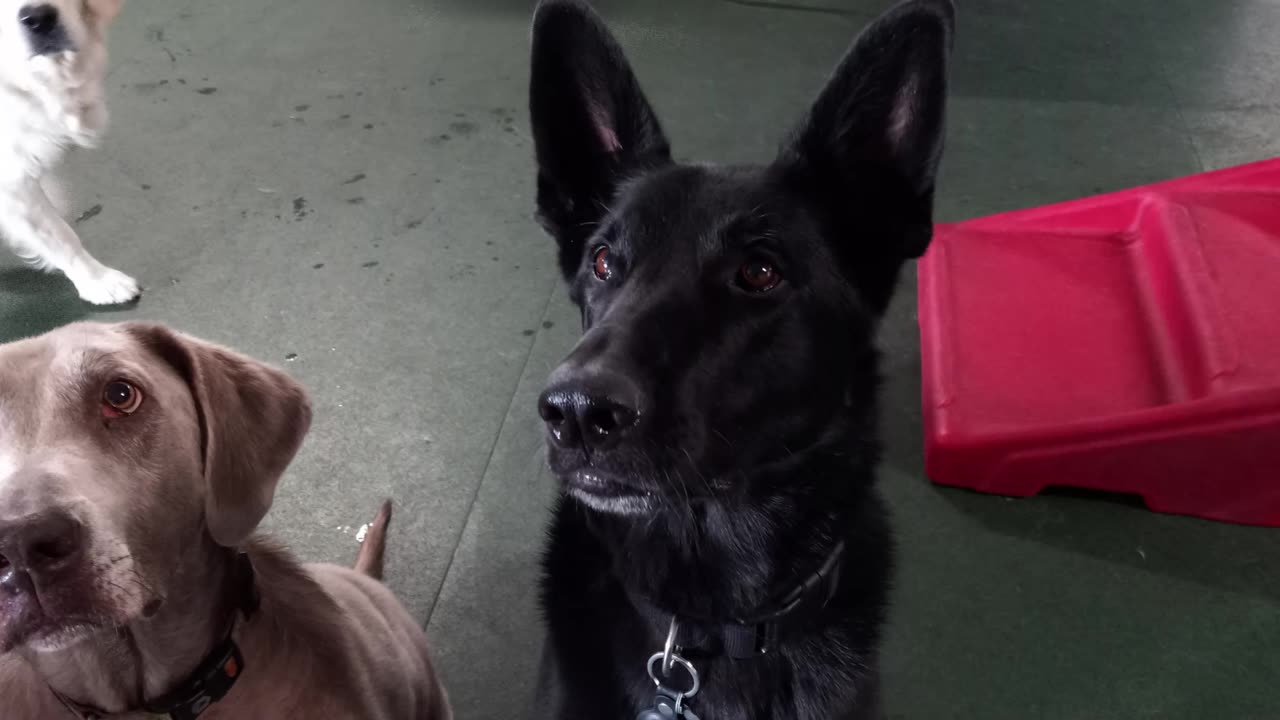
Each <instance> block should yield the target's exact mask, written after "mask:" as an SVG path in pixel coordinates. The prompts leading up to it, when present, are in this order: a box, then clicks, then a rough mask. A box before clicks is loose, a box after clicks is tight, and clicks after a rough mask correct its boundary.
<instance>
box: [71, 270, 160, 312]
mask: <svg viewBox="0 0 1280 720" xmlns="http://www.w3.org/2000/svg"><path fill="white" fill-rule="evenodd" d="M71 282H73V283H75V286H76V291H78V292H79V293H80V297H81V298H82V299H83V300H84V301H85V302H90V303H93V304H94V305H119V304H121V303H127V302H130V301H132V300H137V299H138V297H139V296H140V295H142V288H141V287H140V286H139V285H138V281H137V280H134V279H133V278H131V277H129V276H128V275H125V274H124V273H122V272H120V271H119V270H112V269H111V268H109V267H104V268H102V270H101V271H99V272H97V273H94V274H93V276H92V277H85V278H74V277H73V278H71Z"/></svg>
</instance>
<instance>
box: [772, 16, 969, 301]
mask: <svg viewBox="0 0 1280 720" xmlns="http://www.w3.org/2000/svg"><path fill="white" fill-rule="evenodd" d="M954 26H955V9H954V7H953V6H952V4H951V2H950V0H909V1H908V2H904V3H902V4H901V5H898V6H896V7H894V8H893V9H891V10H889V11H888V12H887V13H885V14H884V15H883V16H882V17H880V18H879V19H878V20H876V21H875V22H874V23H872V25H871V26H869V27H868V28H867V29H866V30H864V31H863V33H862V34H861V35H860V36H859V37H858V39H857V40H856V41H855V42H854V44H853V47H852V49H850V50H849V53H848V54H847V55H846V56H845V58H844V60H843V61H841V63H840V65H839V67H837V69H836V71H835V74H834V75H833V77H832V78H831V80H830V81H829V82H828V84H827V86H826V88H825V89H823V91H822V94H821V95H820V96H819V97H818V100H817V102H815V103H814V106H813V108H812V110H811V111H810V113H809V115H808V117H807V118H806V120H805V122H804V123H803V125H802V126H801V127H800V129H799V131H798V132H797V133H796V135H795V137H794V138H793V139H792V141H791V143H790V144H789V145H788V146H787V147H786V148H784V151H783V154H782V156H781V158H780V160H779V164H780V165H781V166H782V167H783V168H784V169H785V170H786V171H787V172H788V174H789V175H790V176H791V177H792V178H793V179H795V180H796V181H798V182H801V183H803V184H804V190H805V192H806V193H808V194H810V196H814V197H818V198H820V199H821V201H822V202H824V203H825V205H826V207H827V208H828V209H829V210H831V212H832V215H833V217H834V218H835V220H836V221H837V223H839V224H840V225H843V226H844V227H843V228H841V229H843V230H848V231H850V232H847V233H844V236H845V237H849V238H850V239H851V240H852V241H854V242H858V241H859V240H858V238H859V237H862V238H865V240H866V241H869V242H874V243H877V244H878V246H877V247H861V248H856V249H851V251H853V252H857V253H861V254H863V255H864V256H865V255H866V254H872V255H874V256H876V257H880V258H883V259H884V260H885V261H886V262H891V261H892V260H895V259H896V261H897V262H898V263H901V262H902V261H903V260H905V259H907V258H911V257H918V256H919V255H921V254H922V253H923V252H924V251H925V249H926V248H927V247H928V245H929V241H930V239H931V238H932V236H933V194H934V192H933V191H934V178H935V176H936V174H937V170H938V161H939V159H940V158H941V156H942V142H943V131H944V127H943V126H944V117H945V114H946V96H947V63H948V60H949V57H950V54H951V44H952V33H953V29H954ZM870 233H875V235H874V236H870ZM895 276H896V271H895Z"/></svg>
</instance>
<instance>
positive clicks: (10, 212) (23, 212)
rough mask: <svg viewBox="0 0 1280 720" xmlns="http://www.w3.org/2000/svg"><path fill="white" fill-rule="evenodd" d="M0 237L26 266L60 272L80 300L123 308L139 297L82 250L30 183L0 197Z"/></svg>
mask: <svg viewBox="0 0 1280 720" xmlns="http://www.w3.org/2000/svg"><path fill="white" fill-rule="evenodd" d="M0 235H4V236H5V237H6V238H7V239H8V240H9V242H11V243H12V244H13V246H14V250H15V251H16V252H17V253H18V254H19V255H21V256H23V257H24V258H26V259H27V260H29V261H31V262H32V264H34V265H36V266H38V267H41V268H50V267H52V268H56V269H58V270H61V271H62V272H63V273H64V274H65V275H66V276H67V278H68V279H70V280H71V282H72V283H74V284H75V286H76V291H77V292H79V293H80V297H81V298H84V299H85V300H86V301H88V302H91V303H93V304H95V305H114V304H117V303H123V302H128V301H130V300H133V299H134V298H137V297H138V295H140V294H141V289H140V288H139V287H138V282H137V281H136V280H134V279H133V278H131V277H129V276H128V275H125V274H124V273H122V272H120V271H118V270H112V269H111V268H109V267H107V266H105V265H103V264H102V263H100V262H98V261H97V259H95V258H94V257H93V256H92V255H90V254H89V252H88V251H87V250H85V249H84V246H83V245H81V244H80V238H79V237H78V236H77V235H76V232H75V230H72V229H71V226H70V225H68V224H67V221H66V220H64V219H63V218H62V215H61V214H60V213H59V212H58V209H57V208H56V207H55V205H54V203H53V202H52V201H51V200H50V198H49V196H48V195H46V194H45V190H44V188H43V187H41V185H40V183H38V182H36V181H34V180H29V181H27V182H25V183H23V185H22V187H21V189H19V190H18V191H17V192H13V193H4V194H0Z"/></svg>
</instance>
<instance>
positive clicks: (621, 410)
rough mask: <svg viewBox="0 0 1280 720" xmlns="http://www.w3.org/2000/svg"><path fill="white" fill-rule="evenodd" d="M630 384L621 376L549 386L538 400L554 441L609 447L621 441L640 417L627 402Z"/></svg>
mask: <svg viewBox="0 0 1280 720" xmlns="http://www.w3.org/2000/svg"><path fill="white" fill-rule="evenodd" d="M634 395H635V393H634V391H629V384H628V383H625V382H623V381H622V380H620V379H618V378H613V379H609V381H606V379H605V378H592V381H590V382H584V381H576V382H575V381H568V382H563V383H559V384H556V385H553V386H551V387H550V388H547V390H546V391H545V392H543V393H542V397H541V398H539V399H538V414H539V415H541V416H542V420H543V422H545V423H546V424H547V431H548V433H549V434H550V436H551V440H552V442H554V443H555V444H556V445H558V446H559V447H562V448H567V449H571V448H575V447H580V448H582V449H584V450H593V451H594V450H606V449H608V448H610V447H612V446H614V445H616V444H617V443H618V441H619V440H621V439H622V438H623V437H624V436H625V435H626V434H627V432H628V431H629V430H631V429H632V428H634V427H635V425H636V423H637V422H638V421H639V419H640V412H639V410H638V409H637V408H636V407H635V404H634V402H627V401H626V398H628V396H634Z"/></svg>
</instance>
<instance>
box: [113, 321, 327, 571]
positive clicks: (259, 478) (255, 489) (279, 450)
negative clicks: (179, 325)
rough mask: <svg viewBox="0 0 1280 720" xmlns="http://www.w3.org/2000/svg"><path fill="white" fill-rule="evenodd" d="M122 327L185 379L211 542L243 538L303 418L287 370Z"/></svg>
mask: <svg viewBox="0 0 1280 720" xmlns="http://www.w3.org/2000/svg"><path fill="white" fill-rule="evenodd" d="M127 328H128V330H129V332H130V333H131V334H132V335H133V336H134V337H136V338H137V339H138V340H139V341H140V342H141V343H142V344H143V345H144V346H146V347H147V348H148V349H149V350H151V351H152V352H154V353H155V354H156V355H158V356H159V357H161V358H163V359H164V360H165V361H166V362H168V363H169V364H170V365H171V366H173V368H174V369H175V370H177V372H178V375H179V376H180V377H182V378H183V379H185V380H186V382H187V385H188V386H189V387H190V388H191V395H192V398H193V399H194V400H195V406H196V413H197V415H198V418H199V421H200V432H201V441H202V445H203V450H204V477H205V485H206V492H207V495H206V498H205V521H206V522H207V523H208V525H209V534H210V535H212V536H213V539H214V540H215V541H216V542H217V543H218V544H219V545H223V546H226V547H235V546H237V545H239V544H240V543H242V542H244V541H245V540H246V539H247V538H248V537H249V535H250V534H251V533H253V531H254V529H256V528H257V527H258V524H259V523H260V522H262V518H263V517H265V516H266V514H267V510H269V509H270V508H271V501H272V499H273V498H274V496H275V491H276V484H277V483H279V481H280V476H281V475H283V474H284V471H285V468H287V467H288V466H289V463H290V461H292V460H293V456H294V455H295V454H296V453H297V452H298V448H299V446H301V445H302V439H303V438H304V437H305V436H306V434H307V430H308V429H309V428H310V426H311V403H310V401H309V400H308V399H307V394H306V391H305V390H303V388H302V386H301V385H299V384H298V383H297V381H295V380H294V379H293V378H291V377H289V376H288V375H286V374H285V373H283V372H281V371H280V370H276V369H275V368H272V367H269V366H267V365H265V364H263V363H261V362H258V361H257V360H253V359H251V358H247V357H245V356H243V355H240V354H238V353H235V352H232V351H231V350H228V349H226V348H222V347H218V346H216V345H212V344H210V343H206V342H203V341H201V340H196V339H195V338H191V337H188V336H186V335H183V334H181V333H177V332H174V331H172V330H169V329H168V328H165V327H163V326H159V325H147V324H142V323H130V324H129V325H127Z"/></svg>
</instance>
